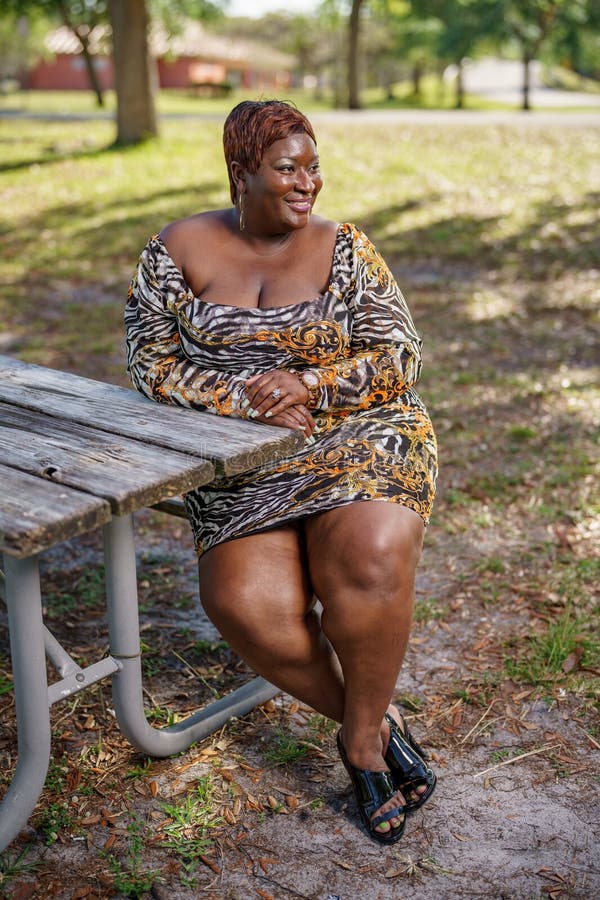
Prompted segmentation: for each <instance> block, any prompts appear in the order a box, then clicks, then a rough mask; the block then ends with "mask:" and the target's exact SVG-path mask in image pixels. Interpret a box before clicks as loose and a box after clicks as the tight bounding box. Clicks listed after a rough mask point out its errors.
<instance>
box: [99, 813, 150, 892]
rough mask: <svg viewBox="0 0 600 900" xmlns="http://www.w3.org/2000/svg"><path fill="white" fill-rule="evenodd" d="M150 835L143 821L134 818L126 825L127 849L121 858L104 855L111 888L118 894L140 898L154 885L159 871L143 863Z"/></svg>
mask: <svg viewBox="0 0 600 900" xmlns="http://www.w3.org/2000/svg"><path fill="white" fill-rule="evenodd" d="M149 837H150V834H149V832H148V829H147V828H146V826H145V825H144V823H143V821H142V820H141V819H140V818H139V817H137V816H134V817H133V819H132V820H131V821H130V822H129V824H128V825H127V847H126V851H125V853H124V854H123V855H122V857H121V858H119V857H117V856H116V855H115V854H113V853H104V857H105V859H106V862H107V865H108V869H109V871H110V873H111V875H112V876H113V886H114V888H115V890H116V891H117V892H118V893H119V894H124V895H125V896H126V897H133V898H136V900H137V898H140V897H142V896H143V895H144V894H146V893H147V892H148V891H149V890H150V888H151V887H152V885H153V884H154V882H155V880H156V878H157V876H158V875H159V871H158V870H156V869H148V868H147V867H146V866H145V863H144V854H145V852H146V842H147V840H148V838H149Z"/></svg>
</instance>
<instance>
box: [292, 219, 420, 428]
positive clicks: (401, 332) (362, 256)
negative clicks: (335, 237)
mask: <svg viewBox="0 0 600 900" xmlns="http://www.w3.org/2000/svg"><path fill="white" fill-rule="evenodd" d="M347 227H348V228H349V229H350V237H351V240H352V278H351V287H350V288H349V290H348V292H347V293H346V296H345V298H344V299H345V301H346V304H347V306H348V308H349V309H350V312H351V313H352V318H353V326H352V340H351V345H350V352H349V355H348V356H347V357H345V358H344V359H343V360H340V361H339V362H336V363H334V364H332V365H329V366H321V367H309V368H307V369H305V370H303V371H304V372H307V373H311V374H312V375H313V376H314V378H313V379H311V380H312V381H313V382H314V383H315V389H314V391H313V392H312V394H313V397H312V398H311V401H309V406H310V407H311V408H313V409H323V410H324V409H328V408H329V407H332V406H352V407H355V408H358V409H366V408H368V407H370V406H374V405H378V404H381V403H386V402H387V401H389V400H392V399H393V398H394V397H397V396H399V395H400V394H402V393H403V392H404V391H405V390H407V389H408V388H410V387H411V386H412V385H413V384H414V383H415V382H416V381H417V379H418V377H419V374H420V370H421V340H420V338H419V335H418V334H417V331H416V329H415V326H414V324H413V321H412V318H411V315H410V313H409V311H408V307H407V305H406V302H405V300H404V297H403V296H402V293H401V292H400V289H399V288H398V285H397V284H396V282H395V280H394V277H393V275H392V273H391V272H390V270H389V268H388V267H387V265H386V263H385V262H384V260H383V258H382V257H381V255H380V254H379V253H378V252H377V250H376V249H375V247H374V246H373V244H372V243H371V241H370V240H369V238H368V237H367V236H366V235H365V234H364V233H362V232H361V231H359V230H358V229H356V228H355V227H354V226H347Z"/></svg>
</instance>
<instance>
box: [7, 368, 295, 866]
mask: <svg viewBox="0 0 600 900" xmlns="http://www.w3.org/2000/svg"><path fill="white" fill-rule="evenodd" d="M302 442H303V438H302V436H301V435H300V434H299V433H297V432H293V431H290V430H287V429H282V428H276V427H273V426H264V425H259V424H257V423H251V422H244V421H240V420H236V419H225V418H221V417H219V416H215V415H212V414H210V413H203V412H197V411H193V410H186V409H182V408H178V407H174V406H167V405H162V404H157V403H153V402H152V401H151V400H148V399H146V398H145V397H142V396H141V395H140V394H137V393H136V392H134V391H132V390H129V389H127V388H122V387H118V386H116V385H110V384H105V383H102V382H99V381H94V380H92V379H88V378H82V377H79V376H77V375H73V374H68V373H66V372H60V371H57V370H53V369H48V368H45V367H43V366H35V365H31V364H28V363H24V362H21V361H19V360H15V359H12V358H9V357H6V356H0V550H2V551H3V559H4V573H5V587H6V598H5V599H6V605H7V608H8V624H9V632H10V645H11V659H12V671H13V680H14V697H15V707H16V715H17V737H18V762H17V766H16V770H15V774H14V778H13V780H12V782H11V784H10V786H9V788H8V790H7V792H6V794H5V796H4V799H3V801H2V804H1V805H0V850H2V849H3V848H4V847H6V846H7V845H8V844H9V843H10V842H11V841H12V840H13V838H14V837H16V835H17V834H18V833H19V831H20V830H21V828H22V827H23V826H24V825H25V824H26V822H27V819H28V818H29V816H30V815H31V812H32V811H33V809H34V807H35V805H36V803H37V801H38V799H39V796H40V794H41V791H42V788H43V786H44V781H45V778H46V773H47V770H48V765H49V761H50V752H51V746H50V742H51V730H50V706H51V705H52V704H54V703H57V702H59V701H61V700H65V699H67V698H69V697H71V696H72V695H73V694H75V693H76V692H78V691H80V690H83V689H84V688H86V687H89V686H90V685H92V684H94V683H95V682H97V681H99V680H100V679H103V678H107V677H109V676H111V677H112V698H113V705H114V709H115V713H116V718H117V722H118V724H119V727H120V729H121V731H122V733H123V734H124V735H125V737H126V738H127V739H128V740H129V741H130V742H131V743H132V744H133V745H134V746H135V747H137V748H138V749H139V750H141V751H142V752H144V753H147V754H149V755H151V756H169V755H171V754H173V753H178V752H180V751H181V750H184V749H186V748H187V747H189V746H190V744H192V743H193V742H194V741H198V740H202V739H203V738H205V737H206V736H208V735H209V734H211V733H212V732H213V731H214V730H216V729H217V728H219V727H221V726H222V725H223V724H224V723H225V722H226V721H227V720H228V719H229V718H230V717H232V716H240V715H243V714H244V713H246V712H248V711H249V710H250V709H252V708H253V707H254V706H256V705H257V704H259V703H263V702H265V701H266V700H268V699H269V698H270V697H272V696H273V695H274V694H275V693H276V688H275V687H274V686H273V685H271V684H269V683H268V682H267V681H265V680H264V679H262V678H255V679H253V680H251V681H250V682H248V683H247V684H245V685H243V686H242V687H240V688H238V689H237V690H235V691H233V692H231V693H230V694H229V695H227V696H225V697H223V698H221V699H219V700H216V701H214V702H212V703H211V704H210V705H209V706H207V707H205V708H204V709H201V710H199V711H197V712H196V713H194V714H193V715H191V716H188V717H187V718H186V719H184V720H182V721H179V722H177V723H176V724H174V725H171V726H169V727H167V728H162V729H157V728H154V727H153V726H151V725H150V724H149V722H148V721H147V719H146V716H145V713H144V705H143V695H142V670H141V649H140V631H139V619H138V602H137V576H136V562H135V543H134V531H133V513H134V512H135V511H136V510H139V509H141V508H143V507H147V506H155V505H157V504H159V505H160V504H164V503H165V502H167V501H169V499H170V498H174V497H177V496H178V495H180V494H182V493H185V492H186V491H189V490H192V489H193V488H196V487H199V486H201V485H204V484H208V483H209V482H210V481H212V479H213V478H214V477H215V474H216V473H225V474H235V473H237V472H242V471H248V470H249V469H252V468H254V467H256V466H258V465H260V463H261V462H264V461H267V460H269V459H273V458H276V457H278V456H283V455H287V454H288V453H290V452H292V451H293V450H295V449H296V448H297V447H298V446H299V445H300V444H301V443H302ZM98 528H102V529H103V538H104V543H103V545H104V561H105V568H106V604H107V618H108V633H109V653H108V655H107V656H105V657H104V658H102V659H99V660H98V661H97V662H95V663H93V664H92V665H89V666H87V667H83V668H82V667H81V666H79V665H78V664H77V663H76V662H75V660H73V659H72V658H71V656H70V655H69V653H68V652H67V650H65V648H64V647H62V645H61V644H60V643H59V642H58V641H57V640H56V638H55V637H54V636H53V635H52V634H51V632H50V631H49V630H48V629H47V628H46V626H45V625H44V622H43V609H42V599H41V596H42V595H41V585H40V570H39V554H41V553H43V551H45V550H47V549H49V548H50V547H53V546H55V545H57V544H59V543H61V542H62V541H66V540H68V539H70V538H73V537H76V536H78V535H81V534H83V533H85V532H88V531H91V530H94V529H98ZM46 657H47V658H48V659H49V661H50V662H51V663H52V665H53V666H54V667H55V668H56V669H57V671H58V674H59V680H57V681H55V682H53V683H51V684H48V678H47V671H46Z"/></svg>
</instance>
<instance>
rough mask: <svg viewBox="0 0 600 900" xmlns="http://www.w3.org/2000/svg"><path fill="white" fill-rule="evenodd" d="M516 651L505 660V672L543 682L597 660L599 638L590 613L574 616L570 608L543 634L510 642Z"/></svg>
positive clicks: (519, 679)
mask: <svg viewBox="0 0 600 900" xmlns="http://www.w3.org/2000/svg"><path fill="white" fill-rule="evenodd" d="M512 648H513V650H514V651H515V653H516V655H515V656H513V657H508V658H507V659H506V660H505V667H506V672H507V674H508V675H509V677H510V678H513V679H515V680H516V681H524V682H527V683H529V684H544V683H546V682H553V681H557V680H561V679H564V678H567V677H568V675H569V673H570V672H571V671H576V670H578V669H580V668H581V667H586V666H589V667H595V666H597V665H598V664H599V663H600V640H599V639H598V633H597V629H595V628H594V620H593V619H592V618H591V617H584V616H576V615H574V613H573V612H572V610H571V609H570V608H568V609H566V610H565V611H564V612H563V614H562V615H561V616H559V617H558V618H557V619H556V620H555V621H553V622H551V623H550V624H549V625H548V627H547V629H546V630H545V631H544V632H543V633H542V634H536V635H532V636H531V637H529V638H527V639H526V640H525V641H523V642H520V643H519V644H515V643H514V642H513V643H512Z"/></svg>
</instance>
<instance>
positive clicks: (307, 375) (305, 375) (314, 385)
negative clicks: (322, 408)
mask: <svg viewBox="0 0 600 900" xmlns="http://www.w3.org/2000/svg"><path fill="white" fill-rule="evenodd" d="M296 375H297V376H298V378H299V379H300V381H301V382H302V384H303V385H304V387H305V388H306V390H307V391H308V400H307V401H306V405H307V407H308V408H309V409H315V408H316V407H317V406H318V404H319V401H320V399H321V386H320V384H319V379H318V378H317V376H316V375H315V373H314V372H296Z"/></svg>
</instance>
